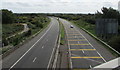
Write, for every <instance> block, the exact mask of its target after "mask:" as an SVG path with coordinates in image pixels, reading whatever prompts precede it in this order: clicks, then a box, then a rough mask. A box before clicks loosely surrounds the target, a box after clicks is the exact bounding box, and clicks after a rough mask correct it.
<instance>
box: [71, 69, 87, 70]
mask: <svg viewBox="0 0 120 70" xmlns="http://www.w3.org/2000/svg"><path fill="white" fill-rule="evenodd" d="M73 70H89V69H73Z"/></svg>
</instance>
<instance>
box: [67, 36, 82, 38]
mask: <svg viewBox="0 0 120 70" xmlns="http://www.w3.org/2000/svg"><path fill="white" fill-rule="evenodd" d="M67 38H83V37H82V36H77V37H75V36H73V37H67Z"/></svg>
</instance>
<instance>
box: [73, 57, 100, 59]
mask: <svg viewBox="0 0 120 70" xmlns="http://www.w3.org/2000/svg"><path fill="white" fill-rule="evenodd" d="M71 58H73V59H75V58H102V57H71Z"/></svg>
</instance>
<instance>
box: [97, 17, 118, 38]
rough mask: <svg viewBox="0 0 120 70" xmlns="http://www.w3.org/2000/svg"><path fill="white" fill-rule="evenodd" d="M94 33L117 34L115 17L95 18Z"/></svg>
mask: <svg viewBox="0 0 120 70" xmlns="http://www.w3.org/2000/svg"><path fill="white" fill-rule="evenodd" d="M96 34H97V35H99V36H101V37H107V36H108V35H115V34H118V21H117V20H116V19H97V20H96Z"/></svg>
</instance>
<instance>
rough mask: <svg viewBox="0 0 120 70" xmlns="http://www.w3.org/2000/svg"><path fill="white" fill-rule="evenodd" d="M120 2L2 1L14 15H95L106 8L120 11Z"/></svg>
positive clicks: (5, 7) (69, 0) (116, 0)
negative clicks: (119, 8) (119, 7)
mask: <svg viewBox="0 0 120 70" xmlns="http://www.w3.org/2000/svg"><path fill="white" fill-rule="evenodd" d="M118 1H120V0H2V9H9V10H12V11H13V12H14V13H95V12H96V11H97V10H100V9H101V8H102V7H103V6H104V7H112V8H114V9H118Z"/></svg>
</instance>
